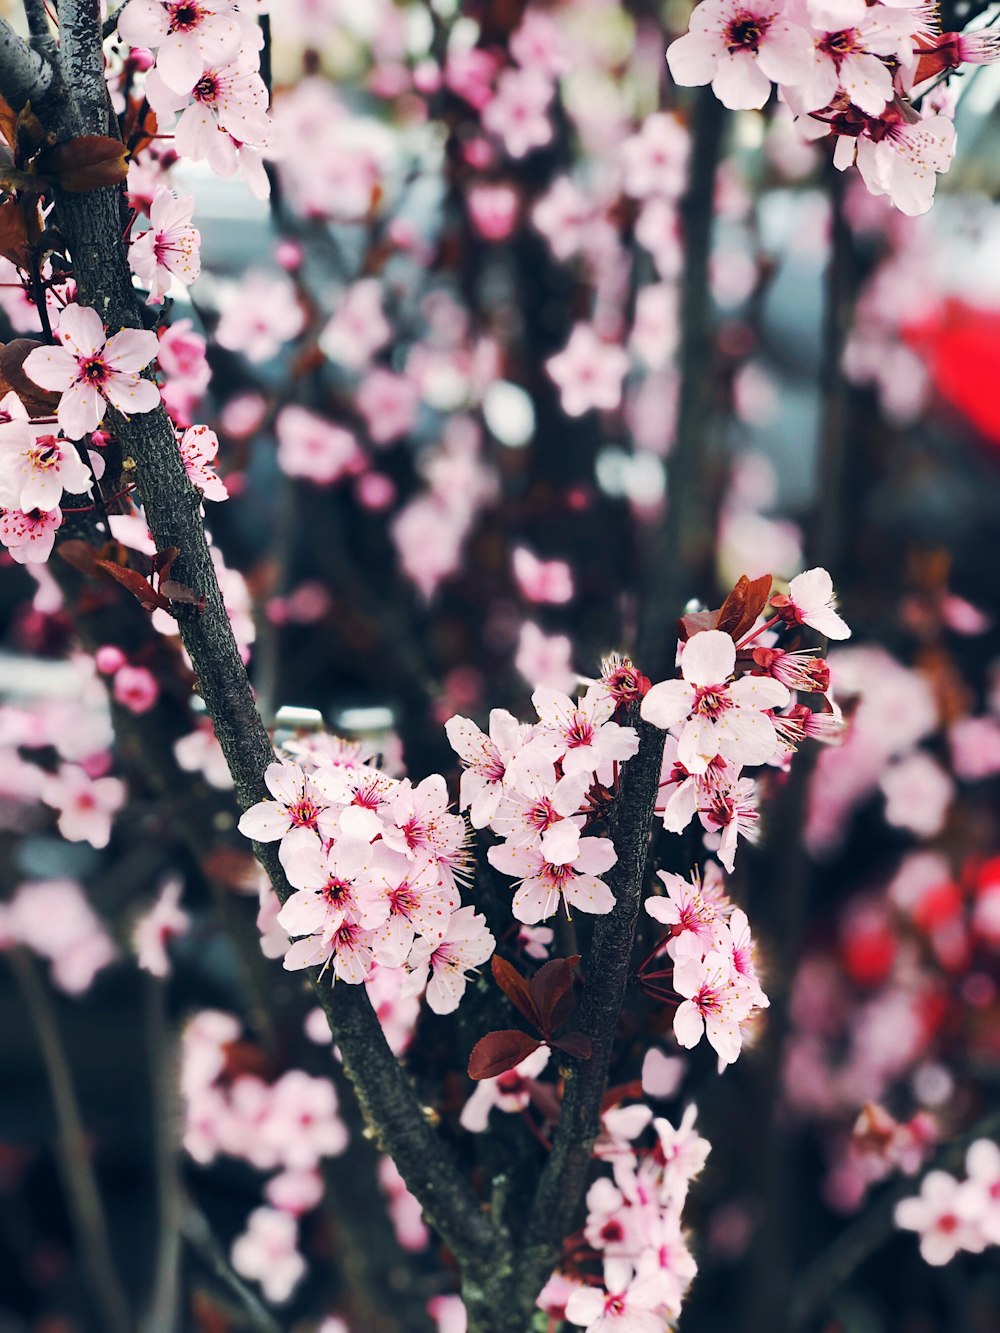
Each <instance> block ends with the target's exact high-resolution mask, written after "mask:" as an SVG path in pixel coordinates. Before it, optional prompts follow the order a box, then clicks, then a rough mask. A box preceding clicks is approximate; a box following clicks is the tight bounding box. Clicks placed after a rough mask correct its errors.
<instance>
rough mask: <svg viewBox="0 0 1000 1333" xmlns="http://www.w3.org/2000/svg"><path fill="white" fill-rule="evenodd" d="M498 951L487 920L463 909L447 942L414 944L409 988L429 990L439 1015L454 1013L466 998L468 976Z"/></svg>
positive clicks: (454, 917) (451, 924)
mask: <svg viewBox="0 0 1000 1333" xmlns="http://www.w3.org/2000/svg"><path fill="white" fill-rule="evenodd" d="M495 947H496V940H495V939H494V938H493V936H492V935H491V934H490V932H489V930H488V929H487V927H486V918H485V917H484V916H482V915H481V914H480V913H479V912H477V911H476V909H475V908H474V907H460V908H459V909H458V911H457V912H454V913H452V917H451V920H450V921H449V923H448V930H447V933H446V934H445V937H444V939H442V940H435V939H427V938H426V937H421V938H420V939H418V940H416V941H415V942H414V945H413V948H412V950H411V951H410V957H409V959H408V963H407V965H408V967H409V969H410V980H409V982H408V987H407V988H408V989H409V990H410V991H411V992H419V991H421V990H423V989H424V987H425V986H426V994H427V1003H428V1005H430V1007H431V1009H433V1010H434V1012H435V1013H436V1014H450V1013H453V1012H454V1010H455V1009H457V1008H458V1005H459V1003H460V1001H461V999H462V996H463V995H464V994H465V987H466V985H467V982H468V977H467V973H468V972H469V970H470V969H471V968H475V967H479V966H480V964H481V963H485V962H486V960H487V958H489V957H490V955H491V954H492V953H493V950H494V949H495ZM428 973H429V980H428Z"/></svg>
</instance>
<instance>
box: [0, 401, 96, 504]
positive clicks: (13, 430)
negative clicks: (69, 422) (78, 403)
mask: <svg viewBox="0 0 1000 1333" xmlns="http://www.w3.org/2000/svg"><path fill="white" fill-rule="evenodd" d="M10 396H11V395H8V397H10ZM92 483H93V477H92V475H91V472H90V469H89V468H88V467H87V465H86V463H84V461H83V459H82V458H81V457H80V455H79V453H77V451H76V449H75V448H74V447H73V446H72V445H71V444H70V443H69V442H68V441H66V440H62V439H59V438H58V437H57V436H55V435H51V434H38V433H37V428H36V429H32V427H31V426H30V425H29V424H28V422H27V421H22V420H19V419H17V418H14V419H12V420H10V421H8V422H5V423H3V424H2V425H0V505H2V506H3V507H4V508H5V509H14V510H17V509H19V510H21V511H23V512H25V513H30V512H31V511H32V510H36V509H40V510H53V509H56V508H57V507H58V505H59V502H60V501H61V500H62V495H63V491H67V492H68V493H69V494H70V495H85V494H87V493H88V492H89V490H90V488H91V485H92Z"/></svg>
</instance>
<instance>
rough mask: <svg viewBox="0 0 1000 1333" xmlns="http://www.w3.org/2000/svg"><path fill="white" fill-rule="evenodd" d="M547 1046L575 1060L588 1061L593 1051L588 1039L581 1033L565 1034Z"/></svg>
mask: <svg viewBox="0 0 1000 1333" xmlns="http://www.w3.org/2000/svg"><path fill="white" fill-rule="evenodd" d="M549 1045H550V1046H554V1047H555V1049H556V1050H557V1051H565V1053H566V1054H567V1055H572V1056H573V1058H574V1059H575V1060H589V1059H590V1057H591V1055H592V1054H593V1050H594V1048H593V1046H592V1045H591V1044H590V1038H589V1037H588V1036H587V1035H586V1033H583V1032H567V1033H566V1034H565V1036H562V1037H560V1038H559V1040H558V1041H552V1042H549Z"/></svg>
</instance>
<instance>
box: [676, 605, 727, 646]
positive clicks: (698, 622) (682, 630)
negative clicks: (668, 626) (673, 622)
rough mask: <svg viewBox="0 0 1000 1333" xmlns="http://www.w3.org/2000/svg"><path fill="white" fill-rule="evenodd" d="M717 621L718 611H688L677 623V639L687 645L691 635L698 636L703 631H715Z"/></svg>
mask: <svg viewBox="0 0 1000 1333" xmlns="http://www.w3.org/2000/svg"><path fill="white" fill-rule="evenodd" d="M718 619H719V613H718V611H689V612H688V613H687V615H686V616H681V618H680V620H678V622H677V637H678V638H679V639H680V640H681V642H682V643H687V641H688V639H690V638H691V636H692V634H700V633H701V631H702V630H705V629H715V626H716V622H717V621H718Z"/></svg>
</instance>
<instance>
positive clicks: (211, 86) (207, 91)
mask: <svg viewBox="0 0 1000 1333" xmlns="http://www.w3.org/2000/svg"><path fill="white" fill-rule="evenodd" d="M218 95H219V80H218V79H217V78H216V77H215V75H214V74H203V75H202V76H201V78H200V79H199V80H198V82H197V83H196V84H195V85H194V88H193V89H192V96H193V97H194V99H195V101H196V102H214V101H215V100H216V98H217V97H218Z"/></svg>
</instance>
